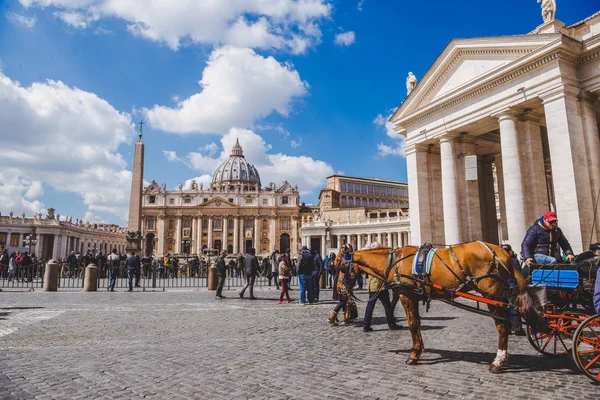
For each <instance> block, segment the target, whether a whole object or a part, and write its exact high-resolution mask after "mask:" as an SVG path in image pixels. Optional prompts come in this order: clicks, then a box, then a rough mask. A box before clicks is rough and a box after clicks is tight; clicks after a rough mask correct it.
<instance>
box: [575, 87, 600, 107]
mask: <svg viewBox="0 0 600 400" xmlns="http://www.w3.org/2000/svg"><path fill="white" fill-rule="evenodd" d="M577 99H578V100H579V101H581V102H587V103H590V104H592V105H596V104H597V103H598V95H597V94H594V93H592V92H588V91H586V90H582V91H581V92H579V94H578V95H577Z"/></svg>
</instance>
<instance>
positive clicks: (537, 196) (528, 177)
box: [520, 112, 550, 222]
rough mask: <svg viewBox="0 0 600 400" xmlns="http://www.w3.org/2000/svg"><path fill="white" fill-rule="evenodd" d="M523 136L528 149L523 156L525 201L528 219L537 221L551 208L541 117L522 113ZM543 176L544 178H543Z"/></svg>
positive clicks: (523, 146) (523, 142)
mask: <svg viewBox="0 0 600 400" xmlns="http://www.w3.org/2000/svg"><path fill="white" fill-rule="evenodd" d="M520 119H521V121H522V122H521V126H522V132H520V133H521V136H522V137H523V140H522V143H521V148H522V149H523V150H525V151H526V153H527V156H526V157H523V164H524V169H523V172H524V179H525V182H527V184H526V185H524V189H526V190H527V192H526V194H525V195H526V196H525V203H526V205H527V221H530V222H531V221H535V220H536V219H537V218H539V217H540V216H541V215H544V213H545V212H546V211H548V210H549V209H550V204H548V190H547V187H546V179H545V177H546V172H545V167H544V149H543V146H542V132H541V129H540V119H541V116H540V117H539V118H538V117H536V116H535V115H532V114H531V113H530V112H526V113H523V114H521V115H520ZM542 177H543V178H544V179H542Z"/></svg>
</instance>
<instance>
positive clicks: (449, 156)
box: [440, 136, 462, 244]
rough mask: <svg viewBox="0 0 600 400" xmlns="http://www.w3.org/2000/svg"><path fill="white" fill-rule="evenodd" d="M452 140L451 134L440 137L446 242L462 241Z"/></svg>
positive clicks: (454, 153)
mask: <svg viewBox="0 0 600 400" xmlns="http://www.w3.org/2000/svg"><path fill="white" fill-rule="evenodd" d="M454 141H455V138H454V137H452V136H444V137H442V138H441V139H440V155H441V164H442V193H443V201H442V203H443V205H444V237H445V243H446V244H457V243H461V242H462V239H461V234H460V232H461V218H460V212H459V211H460V210H459V199H458V189H457V184H458V180H457V174H456V151H455V149H454Z"/></svg>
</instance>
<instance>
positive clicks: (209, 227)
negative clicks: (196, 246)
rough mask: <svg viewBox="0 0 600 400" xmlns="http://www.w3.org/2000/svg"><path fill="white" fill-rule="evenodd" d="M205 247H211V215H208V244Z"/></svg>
mask: <svg viewBox="0 0 600 400" xmlns="http://www.w3.org/2000/svg"><path fill="white" fill-rule="evenodd" d="M207 248H209V249H212V248H213V217H212V216H210V217H208V244H207Z"/></svg>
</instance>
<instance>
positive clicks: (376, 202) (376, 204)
mask: <svg viewBox="0 0 600 400" xmlns="http://www.w3.org/2000/svg"><path fill="white" fill-rule="evenodd" d="M380 207H381V202H380V201H379V199H377V200H375V208H380Z"/></svg>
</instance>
